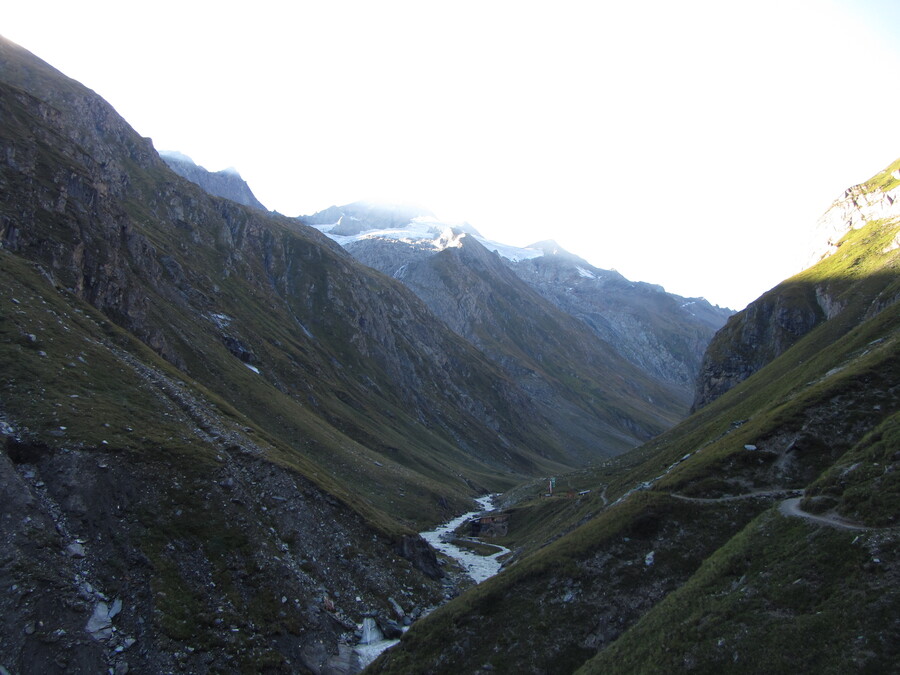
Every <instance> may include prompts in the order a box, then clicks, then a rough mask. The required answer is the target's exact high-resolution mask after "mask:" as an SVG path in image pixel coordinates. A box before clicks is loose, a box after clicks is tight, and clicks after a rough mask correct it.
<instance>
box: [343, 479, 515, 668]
mask: <svg viewBox="0 0 900 675" xmlns="http://www.w3.org/2000/svg"><path fill="white" fill-rule="evenodd" d="M495 496H496V495H486V496H484V497H479V498H478V499H476V500H475V501H476V502H477V503H478V506H479V507H480V508H479V509H478V510H477V511H469V512H468V513H464V514H463V515H461V516H457V517H456V518H454V519H452V520H448V521H447V522H446V523H444V524H443V525H439V526H438V527H436V528H435V529H433V530H429V531H428V532H420V534H421V535H422V538H423V539H424V540H425V541H427V542H428V543H429V544H431V546H432V547H433V548H435V549H437V550H438V551H440V552H441V553H443V554H444V555H446V556H449V557H451V558H454V559H455V560H456V561H457V562H459V564H460V565H461V566H462V567H463V569H464V570H465V571H466V573H467V574H468V575H469V576H470V577H472V579H473V580H474V581H475V583H476V584H480V583H481V582H482V581H484V580H485V579H489V578H491V577H492V576H494V575H495V574H497V573H498V572H499V571H500V561H499V560H498V558H499V557H500V556H502V555H503V554H504V553H509V549H508V548H504V547H503V546H499V545H497V544H489V545H490V546H494V547H496V549H497V551H496V552H495V553H492V554H491V555H487V556H485V555H478V554H477V553H474V552H473V551H470V550H468V549H465V548H462V547H460V546H457V545H456V544H454V543H453V542H452V540H453V539H455V538H456V535H455V534H454V531H455V530H456V528H457V527H459V526H460V525H462V524H463V523H465V522H466V521H468V520H471V519H472V518H474V517H475V516H477V515H480V514H482V513H485V512H487V511H490V510H491V509H492V508H493V503H494V497H495ZM479 543H480V542H479ZM361 630H362V634H363V637H362V639H361V640H360V643H359V644H358V645H357V646H356V647H354V648H353V651H354V652H356V654H357V655H358V656H359V660H360V663H361V665H362V667H363V668H365V667H366V666H367V665H369V664H370V663H372V661H374V660H375V659H376V658H378V655H379V654H381V652H383V651H385V650H386V649H389V648H390V647H393V646H394V645H395V644H397V643H398V642H400V640H385V639H384V637H383V636H382V635H381V631H380V630H378V626H377V625H375V620H374V619H369V618H366V619H364V620H363V625H362V627H361Z"/></svg>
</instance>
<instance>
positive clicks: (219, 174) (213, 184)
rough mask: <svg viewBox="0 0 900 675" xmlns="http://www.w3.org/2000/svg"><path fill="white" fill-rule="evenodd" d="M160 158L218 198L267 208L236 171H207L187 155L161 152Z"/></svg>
mask: <svg viewBox="0 0 900 675" xmlns="http://www.w3.org/2000/svg"><path fill="white" fill-rule="evenodd" d="M159 156H160V157H161V158H162V160H163V161H164V162H165V163H166V164H167V165H168V167H169V168H170V169H172V171H174V172H175V173H177V174H178V175H179V176H181V177H182V178H187V179H188V180H189V181H191V182H192V183H196V184H197V185H199V186H200V187H201V188H203V189H204V190H205V191H206V192H208V193H209V194H211V195H215V196H216V197H223V198H225V199H230V200H231V201H233V202H237V203H238V204H243V205H244V206H250V207H253V208H254V209H259V210H261V211H265V210H266V207H265V206H263V205H262V203H261V202H260V201H259V200H258V199H257V198H256V195H254V194H253V191H252V190H251V189H250V186H249V185H247V183H246V181H244V179H243V178H241V174H239V173H238V172H237V170H236V169H223V170H222V171H216V172H212V171H207V170H206V169H204V168H203V167H202V166H198V165H197V164H195V163H194V161H193V160H192V159H191V158H190V157H188V156H187V155H183V154H182V153H180V152H172V151H162V150H161V151H160V153H159Z"/></svg>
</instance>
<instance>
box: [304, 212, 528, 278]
mask: <svg viewBox="0 0 900 675" xmlns="http://www.w3.org/2000/svg"><path fill="white" fill-rule="evenodd" d="M346 217H347V218H349V219H350V220H354V221H359V220H360V219H359V218H356V217H355V216H352V215H350V216H346ZM344 218H345V215H344V214H342V215H341V216H340V217H339V218H338V220H337V221H336V222H334V223H328V224H313V225H312V227H315V228H316V229H317V230H319V231H320V232H322V233H323V234H325V235H326V236H328V237H330V238H331V239H333V240H334V241H336V242H337V243H338V244H340V245H341V246H348V245H349V244H352V243H355V242H358V241H364V240H368V239H393V240H396V241H401V242H404V243H408V244H413V243H414V244H418V245H420V246H421V245H428V244H429V243H430V245H431V248H433V249H434V250H435V251H443V250H444V249H446V248H457V247H459V246H461V245H462V243H461V240H462V238H463V237H467V236H469V237H473V238H474V239H475V240H476V241H478V242H479V243H480V244H481V245H482V246H484V247H485V248H486V249H487V250H489V251H494V252H496V253H497V254H498V255H500V256H501V257H503V258H506V259H507V260H511V261H513V262H519V261H521V260H529V259H531V258H538V257H540V256H542V255H544V252H543V251H541V250H538V249H534V248H522V247H518V246H509V245H508V244H501V243H499V242H496V241H491V240H490V239H485V238H484V237H482V236H481V235H480V234H478V233H477V232H476V231H475V230H474V229H473V228H472V227H471V226H469V225H467V224H465V223H462V224H454V223H445V222H443V221H441V220H438V219H437V218H435V217H434V216H419V217H416V218H413V219H412V220H410V221H409V222H408V223H407V224H406V225H404V226H403V227H395V228H385V229H370V230H364V231H362V232H359V233H358V234H352V235H343V234H337V233H335V232H334V230H335V229H337V228H338V227H339V226H340V225H341V224H342V223H343V220H344ZM398 271H399V270H398Z"/></svg>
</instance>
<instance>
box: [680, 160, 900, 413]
mask: <svg viewBox="0 0 900 675" xmlns="http://www.w3.org/2000/svg"><path fill="white" fill-rule="evenodd" d="M898 166H900V164H898V162H895V163H894V164H892V165H891V166H890V167H888V168H887V169H885V170H884V171H882V172H881V173H879V174H877V175H876V176H875V177H873V178H872V179H871V180H870V181H868V182H867V183H864V184H861V185H856V186H854V187H852V188H849V189H848V190H847V191H846V192H845V193H844V195H843V196H842V197H841V198H840V199H838V200H836V201H835V203H834V204H833V205H832V206H831V208H830V209H829V210H828V211H827V212H826V213H825V214H824V215H823V216H822V218H821V219H820V220H819V222H818V223H817V226H816V232H817V235H816V239H817V244H816V246H815V247H814V249H815V250H814V252H813V254H812V255H811V262H814V263H818V262H820V261H822V262H825V261H826V260H827V261H828V262H827V264H825V265H821V266H819V267H817V269H818V270H819V271H818V272H816V273H813V272H811V271H810V270H807V271H806V272H804V273H801V274H799V275H797V276H795V277H793V278H791V279H788V280H787V281H785V282H783V283H782V284H779V285H778V286H777V287H775V288H774V289H772V290H771V291H769V292H767V293H765V294H764V295H763V296H761V297H760V298H759V299H758V300H756V301H754V302H752V303H751V304H750V305H748V306H747V308H746V309H745V310H744V311H742V312H739V313H738V314H736V315H735V316H733V317H732V318H731V319H729V321H728V323H727V324H726V325H725V327H724V328H723V329H722V330H720V331H719V332H718V333H717V334H716V336H715V338H713V340H712V342H711V343H710V345H709V348H708V349H707V352H706V354H705V356H704V358H703V365H702V367H701V370H700V375H699V377H698V380H697V389H696V395H695V399H694V406H693V408H694V409H695V410H696V409H698V408H700V407H702V406H704V405H706V404H708V403H709V402H710V401H713V400H715V399H716V398H718V397H719V396H721V395H722V394H723V393H725V392H726V391H728V390H729V389H731V388H732V387H734V386H736V385H737V384H739V383H740V382H743V381H744V380H746V379H747V378H748V377H750V376H751V375H753V374H754V373H755V372H757V371H758V370H759V369H760V368H762V367H763V366H765V365H766V364H767V363H769V362H771V361H772V360H773V359H775V358H776V357H778V356H779V355H781V354H782V353H784V352H785V351H786V350H787V349H788V348H790V347H791V346H792V345H793V344H795V343H796V342H797V340H799V339H800V338H802V337H803V336H804V335H806V334H807V333H808V332H809V331H811V330H813V329H814V328H815V327H816V326H818V325H820V324H821V323H823V322H824V321H826V320H830V319H834V318H836V317H838V315H840V314H841V313H842V312H843V311H844V310H845V309H847V308H848V307H850V309H851V310H852V311H851V312H850V314H852V315H853V316H856V314H857V313H858V312H859V311H860V308H863V309H864V310H865V311H867V312H869V313H870V314H874V313H877V312H878V311H881V309H883V308H884V307H885V306H886V304H889V303H890V302H893V300H892V297H893V296H892V293H891V292H890V291H888V290H887V289H889V288H890V285H891V282H892V280H893V279H892V275H891V273H888V272H887V271H885V272H883V273H872V272H873V271H872V270H870V269H867V268H863V269H858V268H860V267H862V264H861V262H860V261H862V260H863V259H864V258H863V257H862V252H863V249H864V248H865V247H866V246H867V243H866V237H865V236H862V237H860V236H855V234H854V233H857V232H858V231H860V230H862V229H865V228H867V226H869V225H873V226H875V227H876V231H877V232H884V231H889V230H890V226H891V225H892V224H896V223H897V222H900V201H898V198H900V187H898V185H900V178H898V176H900V169H898ZM881 224H884V225H885V226H887V227H888V229H887V230H883V229H882V228H880V225H881ZM873 236H875V237H876V238H877V237H878V236H879V235H873ZM879 245H880V246H881V248H882V250H883V251H884V252H885V253H889V252H890V251H892V250H895V249H896V248H898V247H900V243H898V241H897V239H896V237H894V238H891V237H888V240H887V241H885V242H883V243H881V244H879ZM867 255H868V252H867ZM876 272H877V271H876ZM866 273H869V275H868V276H862V275H864V274H866ZM857 318H860V317H857ZM845 320H848V318H847V317H845Z"/></svg>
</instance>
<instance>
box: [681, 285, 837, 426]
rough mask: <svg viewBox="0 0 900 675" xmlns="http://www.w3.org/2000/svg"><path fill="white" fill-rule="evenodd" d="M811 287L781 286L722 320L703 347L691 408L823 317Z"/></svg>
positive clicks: (729, 385) (770, 357) (739, 379)
mask: <svg viewBox="0 0 900 675" xmlns="http://www.w3.org/2000/svg"><path fill="white" fill-rule="evenodd" d="M823 305H824V307H825V308H826V309H829V308H830V307H829V303H826V302H822V301H821V300H820V298H819V297H817V294H816V289H815V287H810V286H807V285H802V284H800V285H790V284H782V285H781V286H778V287H777V288H775V289H774V290H772V291H769V292H768V293H766V294H765V295H763V296H762V297H761V298H760V299H759V300H756V301H754V302H752V303H750V304H749V305H748V306H747V308H746V309H744V310H743V311H742V312H739V313H738V314H736V315H735V316H733V317H732V318H731V319H729V320H728V323H726V324H725V327H724V328H722V329H721V330H720V331H719V332H718V333H716V336H715V337H714V338H713V340H712V342H711V343H710V344H709V347H708V348H707V350H706V354H705V355H704V357H703V363H702V365H701V367H700V373H699V376H698V378H697V389H696V396H695V399H694V404H693V409H694V410H697V409H699V408H701V407H703V406H704V405H706V404H707V403H709V402H710V401H713V400H715V399H716V398H718V397H719V396H721V395H722V394H724V393H725V392H726V391H728V390H729V389H731V388H732V387H734V386H735V385H737V384H739V383H741V382H743V381H744V380H746V379H747V378H748V377H750V376H751V375H752V374H753V373H755V372H756V371H758V370H759V369H760V368H762V367H763V366H765V365H766V364H767V363H769V362H770V361H772V360H773V359H775V358H777V357H778V356H779V355H781V354H783V353H784V352H785V351H786V350H787V349H788V348H790V347H791V346H792V345H793V344H795V343H796V342H797V341H798V340H799V339H800V338H802V337H803V336H804V335H806V334H807V333H808V332H809V331H810V330H812V329H813V328H815V326H817V325H818V324H819V323H820V322H822V321H824V320H825V319H826V318H827V312H826V311H824V310H823Z"/></svg>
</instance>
